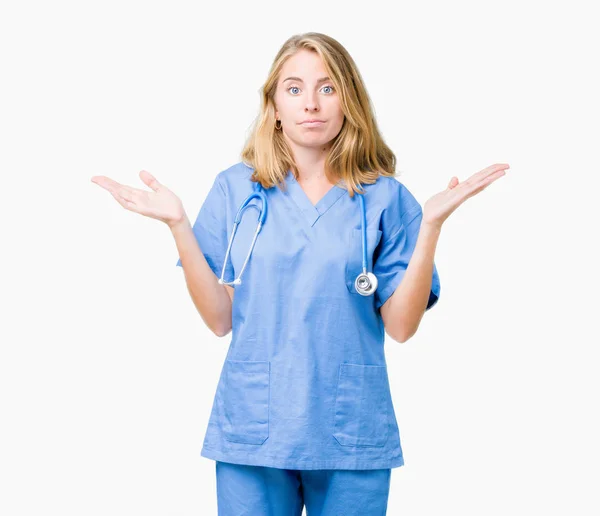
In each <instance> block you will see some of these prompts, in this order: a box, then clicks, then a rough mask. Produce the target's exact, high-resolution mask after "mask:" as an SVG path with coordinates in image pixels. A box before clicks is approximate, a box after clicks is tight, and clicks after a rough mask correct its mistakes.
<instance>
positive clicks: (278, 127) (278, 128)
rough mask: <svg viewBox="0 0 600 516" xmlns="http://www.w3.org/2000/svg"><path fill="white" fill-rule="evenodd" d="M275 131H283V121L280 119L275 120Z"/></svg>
mask: <svg viewBox="0 0 600 516" xmlns="http://www.w3.org/2000/svg"><path fill="white" fill-rule="evenodd" d="M277 122H279V125H277ZM275 129H276V130H277V131H280V130H281V120H279V119H277V120H275Z"/></svg>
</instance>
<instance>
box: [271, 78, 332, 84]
mask: <svg viewBox="0 0 600 516" xmlns="http://www.w3.org/2000/svg"><path fill="white" fill-rule="evenodd" d="M330 80H331V79H330V78H329V77H321V78H320V79H319V80H317V84H319V83H321V82H325V81H330ZM285 81H298V82H304V81H303V80H302V79H300V77H288V78H287V79H283V81H282V82H285Z"/></svg>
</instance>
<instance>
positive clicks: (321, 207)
mask: <svg viewBox="0 0 600 516" xmlns="http://www.w3.org/2000/svg"><path fill="white" fill-rule="evenodd" d="M285 180H286V183H287V187H288V193H289V196H290V197H291V198H292V200H293V201H294V202H295V203H296V205H297V206H298V208H299V209H300V211H301V212H302V214H303V215H304V217H305V218H306V220H307V222H308V224H309V225H310V226H311V227H312V226H314V224H315V222H317V220H319V217H320V216H321V215H323V214H324V213H325V212H326V211H327V210H328V209H329V208H331V207H332V206H333V205H334V203H335V202H336V201H337V200H338V199H339V198H340V197H341V196H342V195H343V194H344V192H346V191H347V190H346V188H344V187H343V186H341V185H340V183H338V184H335V185H333V186H332V187H331V188H330V189H329V190H328V191H327V193H326V194H325V195H323V197H321V199H319V201H318V202H317V204H314V205H313V203H312V202H311V200H310V199H309V198H308V195H306V192H305V191H304V190H303V188H302V187H301V186H300V184H299V183H298V181H297V180H296V178H295V177H294V173H293V172H292V171H291V170H288V173H287V176H286V179H285Z"/></svg>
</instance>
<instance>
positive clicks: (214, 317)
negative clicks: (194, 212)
mask: <svg viewBox="0 0 600 516" xmlns="http://www.w3.org/2000/svg"><path fill="white" fill-rule="evenodd" d="M170 229H171V233H172V234H173V237H174V238H175V243H176V245H177V250H178V252H179V259H180V260H181V265H182V267H183V273H184V276H185V281H186V284H187V288H188V292H189V293H190V296H191V297H192V301H193V302H194V305H195V306H196V309H197V310H198V312H199V313H200V316H201V317H202V320H203V321H204V323H205V324H206V325H207V326H208V327H209V328H210V330H211V331H212V332H213V333H214V334H215V335H218V336H219V337H223V336H225V335H227V334H228V333H229V332H230V331H231V306H232V302H233V291H234V289H233V288H232V287H230V286H228V285H220V284H219V282H218V278H217V276H216V275H215V273H214V272H213V271H212V269H211V268H210V266H209V265H208V262H207V261H206V259H205V257H204V254H203V253H202V250H201V249H200V246H199V245H198V242H197V240H196V237H195V236H194V232H193V231H192V227H191V225H190V221H189V220H188V218H187V216H184V218H183V219H182V220H181V222H179V223H177V224H174V225H173V226H171V227H170Z"/></svg>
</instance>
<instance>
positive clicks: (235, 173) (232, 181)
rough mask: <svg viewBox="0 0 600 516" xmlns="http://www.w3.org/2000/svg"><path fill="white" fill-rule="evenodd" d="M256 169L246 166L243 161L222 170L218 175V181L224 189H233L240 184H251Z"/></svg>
mask: <svg viewBox="0 0 600 516" xmlns="http://www.w3.org/2000/svg"><path fill="white" fill-rule="evenodd" d="M253 172H254V169H253V168H252V167H250V166H248V165H246V164H245V163H244V162H243V161H238V162H237V163H234V164H233V165H231V166H230V167H229V168H226V169H225V170H222V171H221V172H219V173H218V174H217V177H216V180H217V181H218V182H219V183H220V184H221V186H223V187H224V188H233V187H235V186H236V185H239V184H240V183H244V182H249V181H250V177H251V176H252V173H253Z"/></svg>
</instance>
